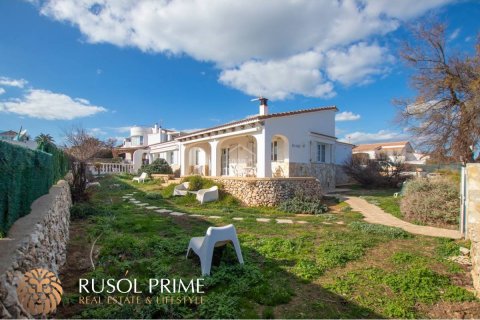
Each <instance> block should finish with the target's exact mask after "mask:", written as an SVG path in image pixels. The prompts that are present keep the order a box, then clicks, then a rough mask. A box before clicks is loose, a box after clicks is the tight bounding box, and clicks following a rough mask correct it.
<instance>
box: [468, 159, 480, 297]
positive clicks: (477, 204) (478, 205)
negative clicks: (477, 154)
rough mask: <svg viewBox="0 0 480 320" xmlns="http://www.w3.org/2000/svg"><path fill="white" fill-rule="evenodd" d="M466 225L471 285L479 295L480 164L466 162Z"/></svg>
mask: <svg viewBox="0 0 480 320" xmlns="http://www.w3.org/2000/svg"><path fill="white" fill-rule="evenodd" d="M466 171H467V199H466V205H467V206H466V208H467V210H466V211H467V226H468V230H467V231H468V236H469V238H470V240H471V242H472V247H471V251H470V255H471V257H472V278H473V286H474V287H475V290H476V291H477V296H479V297H480V164H479V163H470V164H467V168H466Z"/></svg>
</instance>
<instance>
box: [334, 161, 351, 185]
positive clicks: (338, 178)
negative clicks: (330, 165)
mask: <svg viewBox="0 0 480 320" xmlns="http://www.w3.org/2000/svg"><path fill="white" fill-rule="evenodd" d="M353 183H355V180H353V179H352V178H351V177H350V176H348V175H347V174H346V173H345V171H344V170H343V168H342V166H340V165H335V185H336V186H341V185H346V184H353Z"/></svg>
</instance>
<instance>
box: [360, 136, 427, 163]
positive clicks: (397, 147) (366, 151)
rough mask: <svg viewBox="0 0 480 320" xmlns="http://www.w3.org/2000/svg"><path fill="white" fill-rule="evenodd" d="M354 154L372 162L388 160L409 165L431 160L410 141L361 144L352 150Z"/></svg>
mask: <svg viewBox="0 0 480 320" xmlns="http://www.w3.org/2000/svg"><path fill="white" fill-rule="evenodd" d="M352 154H353V155H356V156H357V157H364V158H366V159H371V160H378V159H386V158H387V159H389V160H391V161H401V162H405V163H409V164H425V162H426V160H427V159H428V158H429V157H428V156H427V155H425V154H422V153H418V152H416V151H415V149H414V148H413V147H412V145H411V144H410V142H408V141H397V142H383V143H372V144H360V145H358V146H356V147H355V148H354V149H353V150H352Z"/></svg>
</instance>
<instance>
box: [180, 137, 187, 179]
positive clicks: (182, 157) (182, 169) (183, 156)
mask: <svg viewBox="0 0 480 320" xmlns="http://www.w3.org/2000/svg"><path fill="white" fill-rule="evenodd" d="M179 151H180V176H184V175H185V172H187V166H188V163H187V160H188V157H187V155H186V154H185V152H186V151H187V148H186V147H185V146H184V145H183V144H181V145H180V150H179Z"/></svg>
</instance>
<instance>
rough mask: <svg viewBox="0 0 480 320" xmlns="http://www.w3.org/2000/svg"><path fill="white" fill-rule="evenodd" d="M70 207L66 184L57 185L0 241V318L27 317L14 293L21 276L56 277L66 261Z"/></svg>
mask: <svg viewBox="0 0 480 320" xmlns="http://www.w3.org/2000/svg"><path fill="white" fill-rule="evenodd" d="M71 203H72V200H71V194H70V188H69V186H68V183H67V182H66V181H60V182H58V183H57V185H55V186H53V187H52V188H51V189H50V192H49V193H48V194H47V195H44V196H42V197H40V198H38V199H37V200H35V202H33V204H32V206H31V209H32V210H31V212H30V214H29V215H27V216H24V217H22V218H20V219H18V220H17V221H16V222H15V224H14V225H13V226H12V228H11V229H10V231H9V232H8V235H7V237H6V238H3V239H0V318H2V319H4V318H23V317H29V316H30V315H29V314H28V313H27V312H26V311H25V310H24V309H23V308H22V307H21V306H20V304H19V302H18V298H17V291H16V285H17V283H18V280H19V279H20V277H22V276H23V274H24V273H25V272H27V271H29V270H32V269H34V268H44V269H48V270H50V271H52V272H53V273H55V274H57V275H58V272H59V268H60V267H61V266H62V265H63V264H64V263H65V260H66V247H67V241H68V235H69V231H68V227H69V223H70V206H71Z"/></svg>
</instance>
